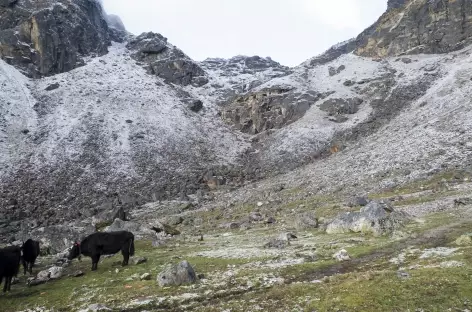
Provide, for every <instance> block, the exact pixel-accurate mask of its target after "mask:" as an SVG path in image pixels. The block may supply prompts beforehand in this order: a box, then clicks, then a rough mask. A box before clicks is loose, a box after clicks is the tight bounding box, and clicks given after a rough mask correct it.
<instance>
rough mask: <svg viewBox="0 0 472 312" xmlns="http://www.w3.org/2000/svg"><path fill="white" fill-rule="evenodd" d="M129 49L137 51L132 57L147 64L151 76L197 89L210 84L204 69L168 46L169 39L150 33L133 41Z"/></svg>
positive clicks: (174, 48) (129, 44)
mask: <svg viewBox="0 0 472 312" xmlns="http://www.w3.org/2000/svg"><path fill="white" fill-rule="evenodd" d="M127 48H128V49H130V50H133V51H135V52H134V53H133V54H132V57H133V58H134V59H135V60H137V61H138V62H142V63H144V64H145V67H146V68H147V70H148V72H149V73H150V74H153V75H156V76H158V77H160V78H162V79H164V80H165V81H166V82H168V83H175V84H178V85H182V86H187V85H190V84H192V85H194V86H197V87H200V86H203V85H205V84H207V83H208V79H207V78H206V77H205V72H204V71H203V69H202V68H201V67H200V66H199V65H198V64H197V63H195V62H194V61H192V60H191V59H190V58H189V57H188V56H186V55H185V54H184V53H183V52H182V51H181V50H179V49H177V48H176V47H172V46H170V45H168V44H167V38H165V37H163V36H162V35H160V34H156V33H152V32H148V33H143V34H141V35H139V36H138V37H135V38H134V39H133V40H131V41H130V42H129V43H128V45H127Z"/></svg>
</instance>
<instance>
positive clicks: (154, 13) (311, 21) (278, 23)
mask: <svg viewBox="0 0 472 312" xmlns="http://www.w3.org/2000/svg"><path fill="white" fill-rule="evenodd" d="M103 2H104V5H105V9H106V11H107V12H108V13H109V14H116V15H119V16H120V17H121V19H122V20H123V22H124V24H125V26H126V28H127V29H128V31H130V32H132V33H134V34H140V33H142V32H145V31H154V32H158V33H161V34H162V35H163V36H165V37H167V38H168V39H169V42H170V43H172V44H174V45H176V46H177V47H179V48H180V49H182V50H183V51H184V52H185V53H186V54H188V55H189V56H190V57H192V58H193V59H195V60H197V61H201V60H204V59H205V58H207V57H224V58H229V57H232V56H235V55H249V56H252V55H259V56H262V57H266V56H270V57H272V59H274V60H275V61H278V62H280V63H282V64H284V65H289V66H294V65H298V64H300V63H301V62H303V61H305V60H307V59H308V58H310V57H313V56H316V55H318V54H320V53H322V52H323V51H325V50H326V49H328V48H329V47H330V46H332V45H334V44H336V43H338V42H340V41H344V40H347V39H349V38H352V37H354V36H356V35H357V34H359V33H360V32H361V31H362V30H364V29H365V28H367V27H368V26H370V25H371V24H372V23H373V22H375V21H376V20H377V18H378V17H379V16H380V15H381V14H382V13H383V12H384V11H385V10H386V7H387V0H134V1H130V0H103Z"/></svg>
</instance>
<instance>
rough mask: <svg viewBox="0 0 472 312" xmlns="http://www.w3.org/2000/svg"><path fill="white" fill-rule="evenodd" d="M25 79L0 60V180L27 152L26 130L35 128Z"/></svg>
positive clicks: (30, 96)
mask: <svg viewBox="0 0 472 312" xmlns="http://www.w3.org/2000/svg"><path fill="white" fill-rule="evenodd" d="M28 82H29V81H28V79H27V78H26V77H24V76H23V75H21V74H20V73H19V72H18V71H17V70H16V69H15V68H13V67H12V66H10V65H7V64H5V62H3V61H1V60H0V103H2V105H0V151H2V152H1V153H0V177H1V176H2V175H6V174H7V173H8V172H11V170H12V169H13V168H14V167H13V166H12V165H13V164H15V163H17V162H19V161H20V160H22V159H24V158H25V157H26V156H27V154H28V153H29V146H28V144H27V142H26V141H25V137H26V135H27V131H31V130H30V129H35V128H36V118H35V113H34V110H33V106H34V104H35V100H34V99H33V97H32V95H31V94H30V91H29V89H28V87H27V84H28Z"/></svg>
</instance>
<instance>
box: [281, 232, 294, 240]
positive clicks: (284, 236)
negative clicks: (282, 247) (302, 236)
mask: <svg viewBox="0 0 472 312" xmlns="http://www.w3.org/2000/svg"><path fill="white" fill-rule="evenodd" d="M278 239H279V240H285V241H292V240H294V239H297V236H296V235H295V234H293V233H290V232H288V233H282V234H280V235H279V237H278Z"/></svg>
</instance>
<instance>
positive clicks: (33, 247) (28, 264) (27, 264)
mask: <svg viewBox="0 0 472 312" xmlns="http://www.w3.org/2000/svg"><path fill="white" fill-rule="evenodd" d="M21 250H22V251H23V257H22V259H21V262H22V263H23V268H24V274H25V275H26V271H28V272H29V273H30V274H33V266H34V263H35V262H36V258H37V257H38V256H39V252H40V250H39V242H38V241H34V240H32V239H28V240H27V241H26V242H25V243H24V244H23V246H22V247H21Z"/></svg>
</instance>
